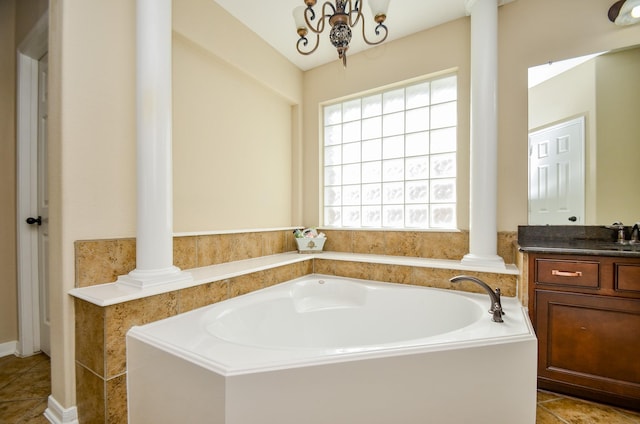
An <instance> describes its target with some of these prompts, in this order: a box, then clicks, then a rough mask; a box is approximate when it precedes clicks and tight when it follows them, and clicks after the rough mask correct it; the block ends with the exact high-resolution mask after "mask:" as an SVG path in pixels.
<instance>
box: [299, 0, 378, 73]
mask: <svg viewBox="0 0 640 424" xmlns="http://www.w3.org/2000/svg"><path fill="white" fill-rule="evenodd" d="M304 4H305V5H306V7H305V6H299V7H296V8H295V9H294V10H293V18H294V20H295V23H296V30H297V32H298V35H299V36H300V38H299V39H298V43H297V44H296V48H297V49H298V53H300V54H303V55H309V54H311V53H313V52H314V51H316V49H317V48H318V45H319V44H320V34H321V33H322V32H323V31H324V28H325V23H326V22H327V21H329V24H330V25H331V31H330V32H329V39H330V40H331V44H333V46H334V47H335V48H336V49H337V50H338V57H339V58H340V59H342V64H343V66H344V67H345V68H346V67H347V50H348V49H349V43H350V42H351V28H353V27H355V26H356V25H358V22H360V19H362V38H363V39H364V41H365V43H367V44H369V45H371V46H374V45H376V44H380V43H382V42H383V41H384V40H386V39H387V35H388V33H389V31H388V30H387V27H386V26H385V25H384V21H385V20H386V19H387V9H388V7H389V0H369V7H370V8H371V11H372V12H373V20H374V21H375V22H376V23H377V24H378V25H377V26H376V27H375V35H376V37H378V40H377V41H369V39H367V36H366V34H365V20H364V17H363V16H362V2H361V1H360V0H355V2H352V1H351V0H335V5H334V4H332V3H331V2H329V1H326V2H324V3H323V4H322V15H321V16H320V17H319V19H318V20H317V21H316V12H315V11H314V10H313V7H314V6H315V5H316V0H304ZM327 12H329V13H327ZM314 21H316V22H315V25H314ZM309 30H311V32H313V33H315V34H316V42H315V45H314V46H313V48H312V49H311V50H307V49H306V47H307V45H308V44H309V40H308V39H307V34H308V33H309Z"/></svg>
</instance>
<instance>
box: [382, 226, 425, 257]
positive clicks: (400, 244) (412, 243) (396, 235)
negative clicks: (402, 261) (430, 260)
mask: <svg viewBox="0 0 640 424" xmlns="http://www.w3.org/2000/svg"><path fill="white" fill-rule="evenodd" d="M418 242H420V243H421V242H422V240H421V239H420V238H418V235H417V233H416V232H415V231H385V232H384V246H385V254H386V255H392V256H411V257H418V256H420V253H419V252H420V251H421V248H422V246H418V245H417V244H418Z"/></svg>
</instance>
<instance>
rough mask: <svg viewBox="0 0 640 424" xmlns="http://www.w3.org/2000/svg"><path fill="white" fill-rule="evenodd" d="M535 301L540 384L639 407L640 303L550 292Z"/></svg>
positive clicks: (543, 291)
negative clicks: (600, 395) (634, 402)
mask: <svg viewBox="0 0 640 424" xmlns="http://www.w3.org/2000/svg"><path fill="white" fill-rule="evenodd" d="M535 296H536V307H537V309H536V320H537V332H538V339H539V354H538V376H539V378H540V380H539V381H541V382H542V383H544V382H545V381H548V382H560V383H565V384H566V386H567V387H569V388H577V389H578V390H580V388H582V389H585V390H589V391H591V392H592V393H598V392H601V393H609V394H613V395H614V396H616V397H620V398H623V399H629V400H630V399H637V401H638V402H640V360H638V359H637V358H638V355H640V300H639V299H624V298H615V297H604V296H595V295H586V294H577V293H566V292H554V291H547V290H536V293H535ZM541 386H544V384H541ZM567 391H569V392H571V389H569V390H567Z"/></svg>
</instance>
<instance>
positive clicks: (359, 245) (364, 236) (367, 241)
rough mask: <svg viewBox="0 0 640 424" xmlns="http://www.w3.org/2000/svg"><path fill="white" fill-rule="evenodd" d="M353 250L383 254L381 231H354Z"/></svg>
mask: <svg viewBox="0 0 640 424" xmlns="http://www.w3.org/2000/svg"><path fill="white" fill-rule="evenodd" d="M353 251H354V252H355V253H371V254H375V255H384V252H385V248H384V232H383V231H354V232H353Z"/></svg>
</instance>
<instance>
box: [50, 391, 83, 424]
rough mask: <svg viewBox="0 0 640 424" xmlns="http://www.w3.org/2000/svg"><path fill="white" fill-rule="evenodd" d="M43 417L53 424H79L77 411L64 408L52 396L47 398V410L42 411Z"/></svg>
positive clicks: (73, 408) (72, 408) (74, 408)
mask: <svg viewBox="0 0 640 424" xmlns="http://www.w3.org/2000/svg"><path fill="white" fill-rule="evenodd" d="M44 416H45V418H46V419H48V420H49V422H50V423H53V424H79V423H80V422H79V421H78V409H77V408H76V407H75V406H73V407H71V408H64V407H63V406H62V405H60V403H58V401H57V400H55V399H54V398H53V395H50V396H49V401H48V403H47V409H46V411H44Z"/></svg>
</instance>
